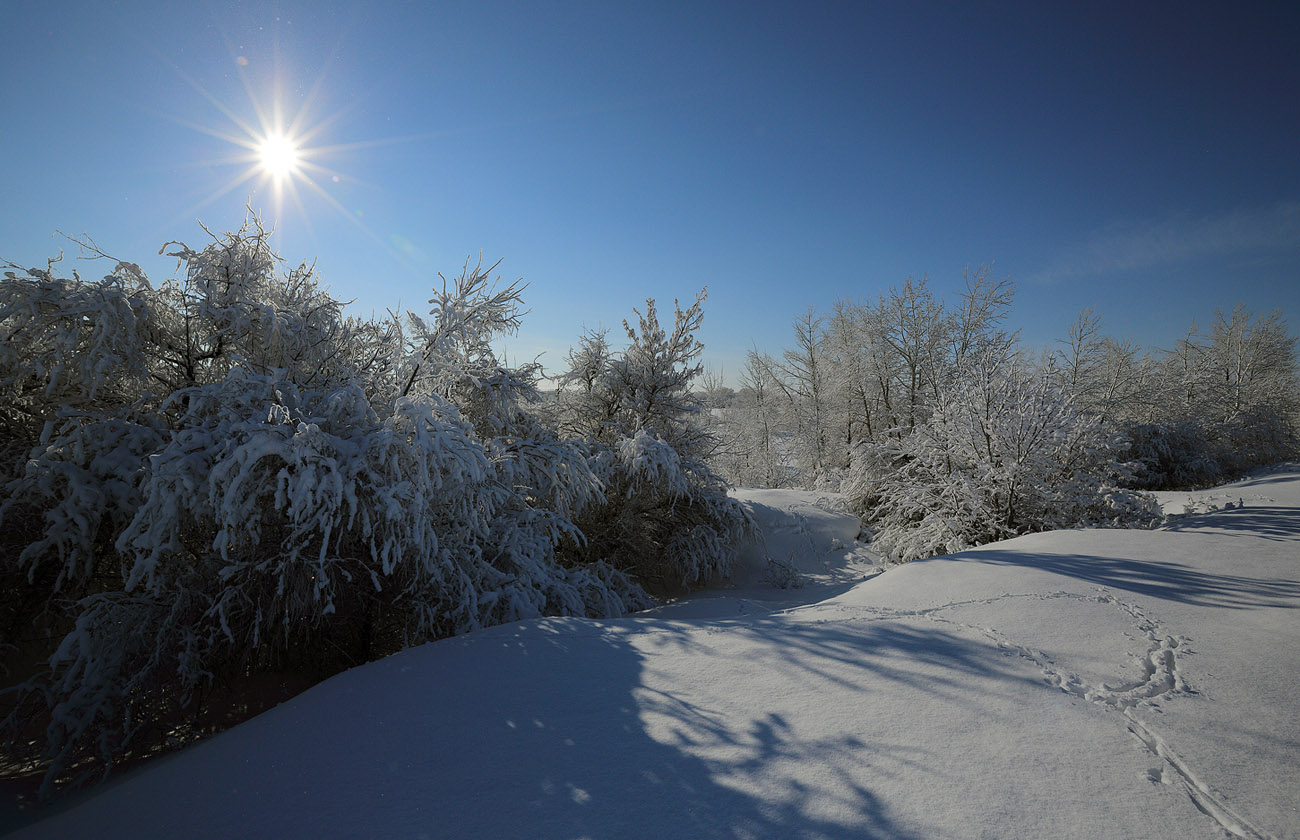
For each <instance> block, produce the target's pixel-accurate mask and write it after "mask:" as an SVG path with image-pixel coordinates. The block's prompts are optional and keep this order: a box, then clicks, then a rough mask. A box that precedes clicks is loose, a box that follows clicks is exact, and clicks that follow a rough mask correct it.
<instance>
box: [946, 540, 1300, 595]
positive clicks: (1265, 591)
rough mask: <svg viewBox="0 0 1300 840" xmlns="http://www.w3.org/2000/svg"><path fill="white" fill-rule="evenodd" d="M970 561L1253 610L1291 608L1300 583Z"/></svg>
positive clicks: (1045, 558)
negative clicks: (1044, 572)
mask: <svg viewBox="0 0 1300 840" xmlns="http://www.w3.org/2000/svg"><path fill="white" fill-rule="evenodd" d="M963 559H966V560H968V561H972V562H979V563H989V564H992V565H1000V566H1024V567H1026V568H1033V569H1043V570H1045V571H1049V572H1054V573H1056V574H1059V575H1064V576H1065V577H1072V578H1077V579H1079V580H1085V581H1088V582H1089V583H1095V584H1098V585H1100V586H1107V587H1111V588H1113V589H1123V590H1127V591H1129V592H1136V593H1138V594H1141V595H1150V596H1153V597H1156V598H1164V599H1166V600H1169V601H1177V602H1179V603H1183V604H1199V605H1202V606H1213V607H1226V608H1229V609H1252V608H1260V607H1281V608H1284V609H1293V608H1295V607H1296V606H1297V599H1298V598H1300V580H1295V579H1292V578H1257V577H1250V576H1247V575H1233V574H1226V573H1218V572H1205V571H1201V570H1199V569H1193V568H1191V567H1189V566H1186V565H1183V564H1181V563H1176V562H1174V561H1159V562H1156V561H1149V560H1135V559H1131V558H1125V557H1106V556H1100V555H1089V554H1045V553H1038V552H1021V551H1004V550H999V549H994V548H984V549H981V550H980V551H978V552H972V553H970V554H967V555H963Z"/></svg>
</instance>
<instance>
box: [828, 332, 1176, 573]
mask: <svg viewBox="0 0 1300 840" xmlns="http://www.w3.org/2000/svg"><path fill="white" fill-rule="evenodd" d="M1054 379H1055V377H1054V376H1053V375H1052V372H1051V371H1049V370H1044V369H1042V368H1037V367H1035V366H1033V365H1030V364H1029V363H1028V362H1026V361H1025V360H1024V359H1023V358H1022V357H1020V356H1019V355H1010V356H1007V355H1004V354H1001V353H996V352H984V353H982V354H981V355H979V356H977V357H975V358H974V359H972V360H971V363H970V364H969V365H967V366H966V369H965V376H964V377H963V378H962V379H961V380H960V381H959V382H958V383H956V384H955V385H954V387H953V389H952V390H951V392H950V393H949V394H948V396H947V398H946V399H944V400H942V401H941V402H940V403H938V404H937V406H936V408H935V411H934V412H933V414H932V415H931V416H930V418H928V420H927V421H926V422H925V423H921V424H918V425H917V426H916V427H915V428H913V429H912V430H911V431H910V432H908V433H907V434H906V435H904V436H903V437H901V438H888V439H886V440H884V441H882V442H878V443H877V442H865V443H863V444H861V445H860V447H859V449H858V451H857V453H856V458H855V460H854V464H853V466H852V468H851V469H850V471H849V476H848V479H847V480H846V481H845V485H844V492H845V494H846V496H848V498H849V500H850V504H852V505H853V506H854V507H855V508H856V509H857V510H858V511H859V513H861V514H862V516H863V517H864V520H865V521H866V522H867V523H868V524H869V525H870V527H871V528H872V529H873V531H874V534H875V539H876V541H877V543H878V544H879V545H880V546H881V547H882V548H883V549H884V550H886V551H887V552H889V553H890V554H891V555H892V556H893V557H895V558H896V559H898V560H903V561H906V560H912V559H915V558H918V557H929V556H932V555H935V554H942V553H949V552H953V551H959V550H961V549H964V548H967V547H969V546H972V545H980V544H983V543H987V542H992V541H995V540H1000V539H1006V538H1009V537H1012V536H1016V535H1018V534H1023V533H1028V532H1031V531H1040V530H1050V529H1053V528H1063V527H1075V526H1079V525H1091V526H1108V525H1109V526H1119V527H1145V526H1150V525H1152V524H1154V523H1155V522H1157V521H1158V520H1159V516H1158V509H1157V507H1156V506H1155V504H1154V502H1153V501H1152V500H1151V499H1149V498H1147V497H1143V496H1141V495H1140V494H1135V493H1133V492H1132V491H1126V490H1122V489H1120V488H1119V487H1118V485H1117V482H1118V481H1119V480H1120V479H1121V478H1122V477H1123V475H1124V472H1123V468H1122V466H1121V464H1120V463H1119V461H1118V458H1117V451H1118V448H1119V446H1120V440H1119V439H1118V438H1117V437H1116V436H1115V435H1114V434H1113V433H1110V432H1108V431H1107V430H1106V429H1105V428H1104V427H1103V426H1102V425H1101V424H1100V422H1099V421H1098V420H1097V419H1096V418H1095V417H1090V416H1088V415H1086V414H1084V413H1083V412H1081V411H1080V410H1079V409H1078V408H1077V407H1076V406H1075V404H1074V402H1073V399H1072V396H1071V394H1070V392H1069V391H1067V390H1065V389H1063V388H1061V387H1060V386H1059V385H1058V384H1057V383H1056V382H1054V381H1053V380H1054Z"/></svg>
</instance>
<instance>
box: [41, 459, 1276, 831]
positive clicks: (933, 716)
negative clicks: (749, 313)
mask: <svg viewBox="0 0 1300 840" xmlns="http://www.w3.org/2000/svg"><path fill="white" fill-rule="evenodd" d="M1253 482H1254V483H1246V484H1241V485H1237V486H1229V487H1225V488H1219V489H1217V490H1216V491H1214V493H1215V494H1219V495H1224V494H1227V495H1229V496H1231V498H1232V501H1233V502H1234V505H1233V508H1232V509H1226V508H1225V507H1223V506H1222V505H1220V506H1219V508H1218V509H1217V510H1213V511H1210V512H1207V513H1202V514H1196V515H1189V516H1186V517H1184V518H1181V519H1179V520H1177V521H1175V522H1173V523H1171V524H1170V525H1169V526H1167V527H1166V528H1163V529H1160V530H1156V531H1121V530H1101V531H1085V530H1072V531H1059V532H1051V533H1045V534H1035V535H1030V536H1025V537H1020V538H1017V539H1015V540H1010V541H1007V542H1004V543H998V544H993V545H988V546H983V547H981V548H978V549H972V550H970V551H964V552H961V553H959V554H955V555H950V556H945V557H937V558H931V559H929V560H923V561H917V562H914V563H911V564H908V565H905V566H901V567H896V568H891V569H889V570H887V571H884V572H883V573H880V570H881V568H882V564H881V563H880V562H879V561H878V559H876V558H875V557H874V555H873V554H872V552H871V550H870V548H869V546H864V545H861V544H855V543H854V542H853V538H854V536H856V528H857V524H856V520H854V519H853V518H852V517H849V516H846V515H844V514H840V513H837V512H836V511H835V510H834V499H833V498H831V497H828V496H826V495H825V494H822V495H820V496H819V495H817V494H812V493H798V492H795V491H770V492H765V493H764V492H756V493H750V492H749V491H745V492H744V493H743V494H742V496H743V498H744V499H745V500H746V503H747V504H748V505H749V506H750V510H751V512H752V513H753V514H754V515H755V517H756V519H757V520H758V522H759V524H760V525H761V526H762V527H763V529H764V532H765V535H766V541H765V543H764V544H763V545H761V546H756V547H755V548H754V549H753V550H751V551H750V552H747V553H746V554H745V555H744V557H743V558H742V564H741V566H740V567H739V568H738V569H737V570H736V574H735V576H734V578H733V580H732V581H731V582H730V583H729V584H727V585H726V586H724V587H722V588H719V589H718V590H715V591H711V592H706V593H701V594H700V595H699V596H697V597H693V598H690V599H686V600H684V601H681V602H677V603H674V604H669V605H667V606H665V607H661V608H659V609H658V610H655V611H652V612H651V613H649V614H647V615H644V616H637V617H633V618H628V619H622V620H617V621H588V620H580V619H572V618H568V619H544V620H535V621H524V622H518V623H515V624H510V625H505V626H501V627H496V628H491V629H488V630H485V631H481V632H476V633H472V634H470V635H468V636H464V637H459V638H455V639H449V640H445V641H442V642H438V643H435V644H430V645H424V646H421V647H417V648H412V649H410V650H407V651H404V652H402V653H400V654H397V655H395V656H392V657H389V658H387V659H385V660H382V661H379V662H375V663H371V664H369V665H365V666H362V667H360V668H356V669H353V670H351V671H348V672H346V673H344V674H341V675H339V676H337V677H335V678H333V679H331V680H328V681H326V682H325V683H322V684H321V685H319V686H317V687H316V688H314V689H312V690H310V691H308V692H307V693H305V694H303V695H301V696H300V697H298V698H296V699H294V700H293V701H290V702H288V703H285V704H283V705H282V706H279V707H277V708H276V709H273V710H271V711H270V712H268V713H266V714H264V715H261V716H259V717H258V718H255V719H254V720H252V721H249V722H248V723H246V724H244V725H242V726H240V727H237V728H236V729H234V730H231V731H230V732H227V733H225V734H223V735H221V736H218V737H216V738H213V739H211V740H210V741H208V742H205V743H203V744H199V745H197V746H195V747H193V748H191V749H188V750H186V751H185V752H183V753H181V754H178V755H176V756H174V757H172V758H170V759H166V760H164V761H162V762H160V763H159V764H158V765H157V766H155V767H149V768H145V769H144V770H142V771H141V772H138V773H136V774H134V775H132V776H130V777H127V778H124V779H122V780H121V781H120V782H119V783H117V784H116V785H114V786H112V787H110V788H109V789H107V790H105V791H104V792H102V793H101V794H99V795H98V796H94V797H92V798H90V799H88V800H87V801H85V802H83V803H81V804H79V805H77V806H76V807H72V808H70V809H68V810H66V811H65V812H63V813H59V814H55V815H53V816H51V817H50V818H49V819H47V820H45V821H43V822H40V823H37V824H35V825H33V826H30V827H28V828H26V829H24V830H22V831H19V832H18V834H17V835H16V836H18V837H21V838H56V837H74V836H84V837H94V836H100V837H124V838H136V837H152V836H184V837H187V838H203V837H213V838H216V837H230V836H240V837H277V838H279V837H313V838H315V837H326V838H330V837H338V838H343V837H349V838H350V837H375V838H388V837H393V838H397V837H426V838H428V837H448V838H451V837H494V838H497V837H507V838H509V837H519V838H524V837H530V838H531V837H542V838H579V837H589V838H607V837H608V838H613V837H620V838H621V837H647V838H649V837H654V838H661V837H725V838H770V840H776V838H790V837H795V838H834V839H835V840H839V839H840V838H843V840H848V838H864V837H865V838H934V837H940V838H944V837H953V838H967V837H984V838H1008V837H1034V838H1066V837H1069V838H1073V837H1106V838H1112V837H1114V838H1118V837H1124V838H1128V837H1134V838H1137V837H1141V838H1154V839H1155V840H1160V838H1188V837H1206V838H1213V837H1244V838H1298V837H1300V814H1298V813H1297V811H1296V806H1297V799H1296V795H1295V790H1294V788H1295V784H1294V774H1295V768H1296V766H1297V765H1298V764H1300V740H1297V735H1296V732H1297V729H1296V721H1297V720H1298V719H1300V691H1298V690H1297V689H1298V686H1297V683H1296V678H1295V674H1297V673H1300V622H1297V621H1296V614H1297V613H1296V609H1297V607H1300V469H1296V468H1290V469H1286V470H1279V471H1276V472H1274V473H1272V474H1270V475H1268V476H1260V477H1257V478H1256V479H1253ZM1252 494H1255V495H1258V496H1260V498H1254V497H1253V496H1252ZM1247 496H1252V497H1251V498H1249V499H1247V504H1246V506H1245V507H1244V508H1242V507H1240V506H1238V505H1237V504H1236V500H1237V498H1245V497H1247ZM1186 497H1187V494H1182V497H1181V498H1180V499H1179V500H1178V502H1177V503H1178V504H1179V506H1180V507H1182V506H1184V505H1185V503H1186ZM1225 498H1227V496H1225ZM1193 503H1194V504H1195V503H1198V502H1197V499H1195V498H1194V499H1193ZM778 553H780V556H782V557H783V558H788V561H787V564H786V565H787V566H789V567H791V568H792V569H793V570H794V571H795V572H797V575H798V580H799V582H801V583H802V586H798V587H793V588H777V587H775V586H773V585H772V584H771V583H765V582H764V581H765V580H766V579H770V574H771V567H770V563H769V560H770V558H771V557H772V556H773V555H776V554H778Z"/></svg>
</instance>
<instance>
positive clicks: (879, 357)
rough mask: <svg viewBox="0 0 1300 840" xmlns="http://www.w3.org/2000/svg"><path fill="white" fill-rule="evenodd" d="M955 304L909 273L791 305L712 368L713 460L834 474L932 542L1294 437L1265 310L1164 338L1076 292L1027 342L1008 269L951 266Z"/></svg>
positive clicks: (970, 536) (1221, 464) (983, 531)
mask: <svg viewBox="0 0 1300 840" xmlns="http://www.w3.org/2000/svg"><path fill="white" fill-rule="evenodd" d="M965 280H966V283H965V290H964V293H963V294H962V295H961V296H960V298H959V300H958V301H957V302H956V304H955V305H948V304H946V303H945V302H944V301H941V300H939V299H938V298H936V296H935V295H934V294H933V293H932V292H931V290H930V289H929V288H928V286H927V283H926V282H925V281H924V280H921V281H915V280H912V279H908V280H907V281H906V282H905V283H904V284H903V285H902V286H901V287H894V288H891V289H889V290H888V291H887V292H886V293H885V294H883V295H881V296H880V297H878V298H877V299H876V300H873V301H866V302H853V301H848V300H845V301H840V302H838V303H836V304H835V306H834V307H833V309H832V310H831V312H830V314H829V315H827V316H822V315H819V314H817V313H816V312H815V311H812V310H810V311H809V312H807V313H805V314H804V315H801V316H800V317H798V318H797V319H796V320H795V322H794V346H793V347H792V348H791V349H790V350H787V351H786V352H785V353H784V354H782V355H781V356H780V357H772V356H769V355H766V354H759V353H757V352H752V353H750V355H749V358H748V362H747V364H746V366H745V369H744V371H743V373H742V375H741V379H740V386H741V387H740V388H739V389H738V390H736V391H730V390H729V389H725V388H715V389H714V391H713V392H712V393H711V395H712V398H713V404H714V405H716V406H718V407H720V408H721V409H722V410H721V411H718V412H714V414H715V415H718V416H716V417H715V423H716V426H717V428H716V430H715V431H716V433H717V435H718V436H719V437H720V439H721V440H723V441H724V443H723V445H722V446H721V447H720V448H719V450H718V452H717V454H716V455H715V459H714V463H715V465H716V466H717V467H718V469H719V471H720V472H721V473H722V474H724V475H725V476H727V477H728V478H730V479H732V480H734V481H736V482H737V483H740V484H747V485H755V486H768V487H778V486H806V487H819V488H823V489H831V490H843V492H844V493H845V494H846V496H847V497H848V499H849V501H850V503H851V504H852V505H854V507H855V508H856V509H857V510H858V511H859V512H860V513H861V514H862V515H863V517H864V520H865V521H866V522H867V524H868V525H869V526H870V527H871V529H872V530H873V531H874V532H875V536H876V537H877V539H878V541H879V543H880V544H881V546H882V547H883V548H885V549H886V550H888V551H889V552H891V553H892V554H893V555H894V556H895V557H897V558H898V559H911V558H915V557H923V556H930V555H933V554H936V553H942V552H945V551H952V550H956V549H959V548H962V547H965V546H968V545H974V544H979V543H984V542H989V541H992V540H996V539H1002V538H1005V537H1008V536H1013V535H1015V534H1020V533H1025V532H1027V531H1032V530H1039V529H1045V528H1056V527H1063V526H1071V525H1087V524H1114V525H1130V526H1134V525H1137V526H1140V525H1144V524H1149V523H1150V522H1153V521H1154V520H1155V517H1156V512H1155V509H1154V508H1153V507H1152V505H1151V503H1150V502H1149V501H1144V500H1143V498H1142V497H1141V496H1140V495H1138V494H1135V493H1133V492H1131V490H1132V489H1134V488H1161V487H1172V486H1185V485H1189V484H1196V483H1200V484H1206V483H1212V482H1215V481H1219V480H1222V479H1225V478H1228V477H1231V476H1233V475H1235V474H1237V473H1239V472H1240V471H1242V470H1244V469H1246V468H1248V467H1250V466H1254V465H1258V464H1263V463H1269V462H1273V461H1276V460H1279V459H1282V458H1286V457H1290V456H1292V455H1293V454H1294V453H1295V451H1296V428H1297V419H1298V418H1300V402H1298V401H1297V367H1296V359H1295V339H1294V338H1293V337H1291V336H1289V335H1288V331H1287V327H1286V324H1285V322H1284V321H1283V320H1282V318H1281V315H1280V314H1278V313H1273V314H1270V315H1267V316H1264V317H1254V316H1252V315H1251V314H1250V313H1249V312H1247V311H1246V310H1245V309H1244V308H1241V307H1238V308H1237V309H1235V310H1234V311H1233V312H1232V313H1231V314H1230V315H1227V314H1224V313H1222V312H1219V313H1216V316H1215V321H1214V323H1213V326H1212V328H1211V330H1210V331H1209V332H1208V333H1201V332H1199V331H1197V330H1196V329H1195V328H1193V329H1192V330H1191V331H1190V332H1189V334H1188V336H1187V337H1186V338H1185V339H1183V340H1181V341H1179V342H1178V343H1177V344H1176V346H1175V347H1174V348H1173V349H1172V350H1170V351H1166V352H1160V351H1145V352H1143V351H1141V350H1140V349H1139V348H1138V347H1136V346H1135V345H1134V344H1132V343H1126V342H1119V341H1116V340H1114V339H1112V338H1108V337H1105V336H1103V335H1102V332H1101V326H1100V323H1099V321H1098V319H1097V318H1096V317H1095V315H1094V314H1093V313H1092V312H1091V311H1087V312H1084V313H1083V314H1082V315H1081V316H1080V317H1079V319H1078V320H1077V321H1076V323H1075V324H1074V325H1073V327H1072V328H1071V330H1070V334H1069V336H1068V338H1067V339H1065V340H1063V341H1062V342H1060V346H1059V347H1058V348H1055V349H1052V350H1049V351H1047V352H1042V353H1031V352H1029V351H1028V350H1026V349H1025V348H1023V347H1021V346H1020V344H1019V342H1018V340H1017V337H1016V336H1015V335H1013V334H1008V333H1007V332H1006V331H1005V330H1004V329H1003V327H1002V325H1003V324H1004V322H1005V320H1006V317H1007V315H1008V314H1009V312H1010V308H1011V305H1012V301H1013V295H1014V289H1013V287H1012V285H1011V284H1010V282H1009V281H1007V280H997V279H994V278H993V277H992V276H991V272H990V271H989V269H987V268H981V269H979V270H977V271H974V272H969V271H968V272H967V273H966V275H965Z"/></svg>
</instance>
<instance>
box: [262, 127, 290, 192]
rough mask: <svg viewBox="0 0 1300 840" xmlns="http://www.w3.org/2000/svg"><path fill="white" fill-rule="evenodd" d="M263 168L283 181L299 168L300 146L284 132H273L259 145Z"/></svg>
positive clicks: (273, 176)
mask: <svg viewBox="0 0 1300 840" xmlns="http://www.w3.org/2000/svg"><path fill="white" fill-rule="evenodd" d="M257 156H258V159H259V160H260V161H261V164H262V170H263V171H264V172H266V174H267V175H270V176H271V177H272V178H274V179H275V180H276V181H283V180H284V179H285V178H288V177H289V176H290V175H293V174H294V172H296V171H297V169H298V147H297V145H295V144H294V142H293V140H291V139H290V138H288V137H286V136H285V135H283V134H272V135H270V136H268V137H266V138H264V139H263V140H262V142H261V143H259V144H258V146H257Z"/></svg>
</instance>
